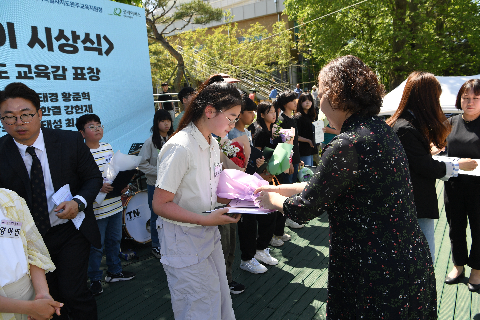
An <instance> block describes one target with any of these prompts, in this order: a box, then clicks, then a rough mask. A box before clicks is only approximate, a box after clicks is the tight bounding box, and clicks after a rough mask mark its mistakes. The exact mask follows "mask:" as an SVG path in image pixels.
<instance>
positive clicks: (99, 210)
mask: <svg viewBox="0 0 480 320" xmlns="http://www.w3.org/2000/svg"><path fill="white" fill-rule="evenodd" d="M90 152H91V153H92V155H93V158H94V159H95V162H96V163H97V166H98V168H99V169H100V172H101V173H102V174H103V171H104V170H105V165H106V164H107V163H109V162H110V160H111V159H112V157H113V154H114V153H113V149H112V146H111V145H110V144H108V143H105V142H100V146H99V147H98V148H97V149H90ZM122 210H123V206H122V199H121V197H115V198H111V199H105V200H103V202H102V203H101V204H98V203H97V202H94V203H93V212H94V213H95V218H97V220H98V219H103V218H106V217H110V216H112V215H114V214H116V213H118V212H121V211H122Z"/></svg>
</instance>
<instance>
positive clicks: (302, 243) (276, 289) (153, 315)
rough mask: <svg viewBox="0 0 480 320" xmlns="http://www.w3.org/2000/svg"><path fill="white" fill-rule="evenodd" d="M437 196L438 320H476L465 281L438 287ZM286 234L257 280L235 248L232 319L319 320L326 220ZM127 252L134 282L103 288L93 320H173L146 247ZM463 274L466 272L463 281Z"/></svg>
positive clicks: (440, 226)
mask: <svg viewBox="0 0 480 320" xmlns="http://www.w3.org/2000/svg"><path fill="white" fill-rule="evenodd" d="M437 193H438V195H439V201H438V205H439V208H440V210H441V218H440V219H439V220H438V221H437V223H436V227H435V246H436V257H437V258H436V263H435V272H436V278H437V299H438V319H449V320H453V319H455V320H466V319H474V320H480V294H479V293H471V292H469V291H468V288H467V285H466V282H467V280H465V281H464V283H460V284H458V285H444V282H443V281H444V279H445V275H446V274H447V272H448V270H449V269H450V268H451V267H452V262H451V259H450V242H449V237H448V224H447V222H446V219H445V213H444V204H443V183H441V182H440V183H438V184H437ZM286 231H287V233H289V234H290V235H291V236H292V241H290V242H287V243H285V245H284V246H282V247H280V248H272V249H271V251H270V252H271V254H272V255H273V256H274V257H275V258H277V259H278V260H279V264H278V265H277V266H273V267H272V266H267V267H268V269H269V270H268V271H267V272H266V273H264V274H261V275H255V274H251V273H249V272H246V271H243V270H241V269H239V264H240V260H239V257H240V252H239V250H238V245H237V253H236V261H235V263H234V269H233V277H234V280H236V281H237V282H240V283H242V284H244V285H245V286H246V287H247V289H246V290H245V292H244V293H242V294H239V295H232V299H233V306H234V310H235V315H236V318H237V319H239V320H253V319H258V320H266V319H302V320H304V319H305V320H306V319H324V318H325V302H326V298H327V289H326V288H327V286H326V283H327V266H328V220H327V216H326V214H323V215H322V216H320V217H318V218H317V219H314V220H312V221H311V222H310V223H309V224H308V225H306V226H305V227H304V228H303V229H296V230H294V229H292V230H290V229H288V228H286ZM127 246H129V247H131V248H133V249H134V250H136V252H137V254H138V257H139V259H138V260H133V261H124V263H123V265H124V269H125V270H128V271H133V272H135V273H136V274H137V276H136V278H135V279H133V280H131V281H125V282H119V283H113V284H104V292H103V294H101V295H99V296H97V297H96V299H97V303H98V313H99V319H101V320H110V319H121V320H123V319H173V312H172V308H171V304H170V293H169V291H168V287H167V280H166V276H165V273H164V271H163V268H162V265H161V264H160V262H159V261H158V260H157V259H155V258H154V257H153V256H152V255H151V253H150V246H149V245H140V244H135V243H128V242H127V243H126V244H123V248H125V247H127ZM469 271H470V270H469V268H468V267H467V270H466V274H467V276H468V275H469ZM345 307H346V308H348V306H345ZM202 320H203V319H202Z"/></svg>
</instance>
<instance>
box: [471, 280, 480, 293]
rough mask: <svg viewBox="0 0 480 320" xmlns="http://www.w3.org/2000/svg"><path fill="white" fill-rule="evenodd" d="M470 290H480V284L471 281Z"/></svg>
mask: <svg viewBox="0 0 480 320" xmlns="http://www.w3.org/2000/svg"><path fill="white" fill-rule="evenodd" d="M468 290H470V291H471V292H477V291H478V290H480V284H471V283H470V282H469V283H468Z"/></svg>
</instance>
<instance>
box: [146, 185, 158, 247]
mask: <svg viewBox="0 0 480 320" xmlns="http://www.w3.org/2000/svg"><path fill="white" fill-rule="evenodd" d="M147 191H148V207H149V208H150V235H151V236H152V248H158V247H160V242H159V241H158V231H157V224H156V221H157V218H158V215H156V214H155V212H153V209H152V201H153V193H154V192H155V186H151V185H149V184H147Z"/></svg>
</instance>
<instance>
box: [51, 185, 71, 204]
mask: <svg viewBox="0 0 480 320" xmlns="http://www.w3.org/2000/svg"><path fill="white" fill-rule="evenodd" d="M72 199H73V196H72V193H71V192H70V185H69V184H66V185H64V186H63V187H61V188H60V189H58V191H57V192H55V193H54V194H53V196H52V200H53V202H54V203H55V204H56V205H57V206H58V205H59V204H60V203H62V202H64V201H70V200H72Z"/></svg>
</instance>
